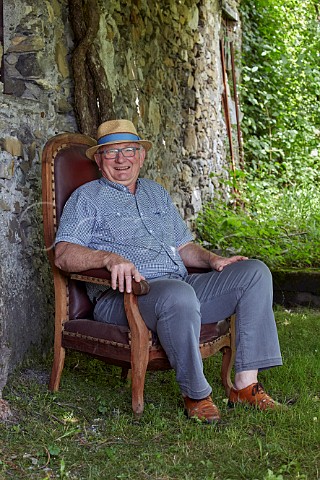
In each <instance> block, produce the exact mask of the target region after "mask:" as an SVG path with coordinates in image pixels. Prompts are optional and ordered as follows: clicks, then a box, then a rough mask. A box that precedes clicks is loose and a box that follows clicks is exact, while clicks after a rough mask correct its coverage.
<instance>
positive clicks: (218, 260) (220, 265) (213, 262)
mask: <svg viewBox="0 0 320 480" xmlns="http://www.w3.org/2000/svg"><path fill="white" fill-rule="evenodd" d="M242 260H248V257H243V256H242V255H234V256H233V257H229V258H228V257H220V256H219V255H212V256H210V260H209V263H210V267H211V268H212V269H213V270H217V271H218V272H221V271H222V270H223V269H224V267H226V266H227V265H230V264H231V263H236V262H241V261H242Z"/></svg>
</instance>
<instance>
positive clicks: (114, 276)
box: [104, 253, 145, 293]
mask: <svg viewBox="0 0 320 480" xmlns="http://www.w3.org/2000/svg"><path fill="white" fill-rule="evenodd" d="M104 266H105V268H107V269H108V270H109V271H110V272H111V287H112V288H113V290H116V289H117V288H118V289H119V291H120V292H124V290H126V292H127V293H130V292H131V291H132V279H133V278H134V280H135V281H136V282H140V281H141V280H144V279H145V278H144V277H143V276H142V275H141V274H140V272H139V271H138V270H137V269H136V267H135V265H134V264H133V263H132V262H130V261H129V260H127V259H126V258H124V257H122V256H121V255H117V254H116V253H109V254H108V255H106V257H105V261H104Z"/></svg>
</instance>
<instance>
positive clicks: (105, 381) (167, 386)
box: [0, 309, 320, 480]
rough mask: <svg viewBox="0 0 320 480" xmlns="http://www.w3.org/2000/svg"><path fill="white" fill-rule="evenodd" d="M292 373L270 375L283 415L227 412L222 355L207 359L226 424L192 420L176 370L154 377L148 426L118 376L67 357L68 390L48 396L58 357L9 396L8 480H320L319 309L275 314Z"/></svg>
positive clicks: (2, 453)
mask: <svg viewBox="0 0 320 480" xmlns="http://www.w3.org/2000/svg"><path fill="white" fill-rule="evenodd" d="M276 318H277V323H278V328H279V335H280V342H281V346H282V351H283V357H284V366H283V367H281V368H276V369H273V370H271V371H266V372H262V374H261V376H260V379H261V380H262V382H263V383H264V385H265V387H266V389H267V390H268V391H269V392H270V393H271V394H272V395H273V396H274V397H275V398H276V399H278V400H280V401H282V402H284V403H286V404H287V409H286V410H284V411H279V412H267V413H262V412H258V411H254V410H251V409H246V408H244V407H241V406H239V407H237V408H235V409H233V410H229V409H228V408H227V404H226V399H225V397H224V392H223V389H222V386H221V385H220V382H219V368H220V362H221V357H220V356H216V357H215V358H213V359H209V360H208V361H206V362H205V371H206V374H207V377H208V379H210V381H211V382H212V385H213V391H214V393H213V397H214V399H215V401H216V403H217V404H218V406H219V407H220V409H221V411H222V414H223V423H222V424H221V425H220V426H218V427H215V426H205V425H201V424H197V423H195V422H193V421H189V420H187V419H186V418H185V416H184V413H183V408H182V401H181V397H180V394H179V391H178V388H177V385H176V383H175V380H174V375H173V372H172V371H169V372H154V373H148V376H147V381H146V391H145V397H146V407H145V413H144V415H143V417H142V419H141V420H140V422H138V421H135V420H134V419H133V417H132V414H131V404H130V403H131V397H130V388H129V387H128V386H127V385H123V384H122V383H121V382H120V379H119V373H120V371H119V369H117V368H115V367H110V366H107V367H106V366H105V365H104V364H102V363H100V362H98V361H96V360H92V359H88V358H87V357H84V356H80V355H78V354H71V355H69V356H67V361H66V366H65V369H64V372H63V378H62V382H61V388H60V390H59V392H58V393H55V394H52V393H49V392H48V390H47V381H48V375H49V370H50V360H51V359H48V360H47V361H42V362H34V363H29V364H28V365H25V366H24V367H23V369H21V370H20V371H19V372H17V373H16V374H14V375H12V376H11V377H10V379H9V382H8V384H7V386H6V388H5V391H4V397H5V398H6V399H7V400H8V401H9V402H10V405H11V408H12V410H13V417H11V418H10V419H9V420H8V421H7V422H5V423H3V424H0V479H1V480H2V479H6V480H7V479H15V480H19V479H28V480H29V479H30V480H32V479H39V480H45V479H76V480H82V479H83V480H98V479H99V480H105V479H135V480H144V479H146V480H147V479H152V480H160V479H161V480H168V479H170V480H173V479H183V480H191V479H192V480H193V479H194V480H237V479H244V480H251V479H252V480H253V479H258V480H267V479H268V480H281V479H308V480H315V479H318V478H320V472H319V470H320V449H319V445H320V411H319V407H320V371H319V350H320V346H319V338H320V312H319V311H310V310H309V311H308V310H299V311H286V310H282V309H279V310H277V311H276Z"/></svg>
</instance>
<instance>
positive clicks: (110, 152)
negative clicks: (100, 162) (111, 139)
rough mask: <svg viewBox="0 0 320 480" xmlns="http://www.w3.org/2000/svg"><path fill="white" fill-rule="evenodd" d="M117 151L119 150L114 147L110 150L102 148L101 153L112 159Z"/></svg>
mask: <svg viewBox="0 0 320 480" xmlns="http://www.w3.org/2000/svg"><path fill="white" fill-rule="evenodd" d="M118 151H119V150H117V149H116V148H114V149H112V150H103V152H101V153H102V155H103V156H104V158H107V159H108V160H113V159H114V158H116V156H117V155H118Z"/></svg>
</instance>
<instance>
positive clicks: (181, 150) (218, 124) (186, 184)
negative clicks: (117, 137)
mask: <svg viewBox="0 0 320 480" xmlns="http://www.w3.org/2000/svg"><path fill="white" fill-rule="evenodd" d="M159 3H161V5H160V4H159ZM104 4H105V2H102V7H101V8H102V11H103V15H102V16H101V22H100V30H99V35H98V38H97V39H96V46H97V49H98V50H99V51H100V57H101V62H102V64H103V65H104V68H105V72H106V76H107V79H108V85H109V88H110V90H111V93H112V96H113V104H114V109H115V113H116V116H117V117H127V116H128V117H129V118H133V119H134V122H135V123H136V124H137V126H138V131H139V132H141V133H142V134H143V135H145V136H146V137H147V138H149V139H150V140H152V141H153V143H154V148H153V149H152V151H151V152H150V153H149V154H148V155H149V157H148V161H147V162H146V164H145V171H144V173H145V174H147V175H148V176H150V177H151V178H153V179H155V180H156V181H159V182H160V183H162V184H163V185H164V186H165V187H166V188H167V189H168V190H169V192H170V194H171V196H172V198H173V200H174V201H175V203H176V204H177V205H178V207H179V208H180V211H181V213H182V215H183V216H184V218H185V219H186V220H187V221H189V220H190V221H191V222H190V223H191V225H192V219H193V218H194V216H195V214H196V213H197V212H198V211H199V210H200V209H201V207H202V204H203V202H205V201H208V200H210V199H211V198H212V196H213V195H214V194H215V193H217V192H218V193H219V194H220V193H221V191H219V184H220V181H219V180H220V178H221V177H226V169H228V168H229V165H228V163H227V162H226V156H227V152H226V146H227V139H226V130H225V121H224V113H223V111H222V106H221V95H222V89H223V82H222V74H221V60H220V51H219V38H220V37H221V35H222V26H221V16H222V11H221V8H220V3H219V2H218V0H216V1H192V0H183V1H181V2H176V1H174V0H171V1H167V2H149V1H147V0H139V1H138V2H137V1H135V0H129V1H118V2H111V3H110V2H108V7H106V6H104ZM230 5H231V6H232V5H233V6H235V2H233V4H232V3H231V4H230ZM235 25H236V24H235Z"/></svg>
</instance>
